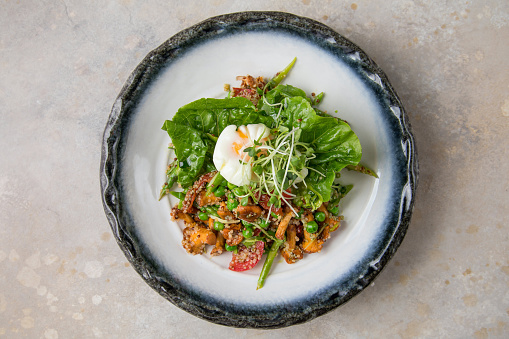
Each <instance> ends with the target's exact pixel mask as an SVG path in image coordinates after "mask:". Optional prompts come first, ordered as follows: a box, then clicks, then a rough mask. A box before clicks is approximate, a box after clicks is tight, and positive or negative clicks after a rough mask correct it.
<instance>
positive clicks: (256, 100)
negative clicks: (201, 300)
mask: <svg viewBox="0 0 509 339" xmlns="http://www.w3.org/2000/svg"><path fill="white" fill-rule="evenodd" d="M295 62H296V58H295V59H293V60H292V62H291V63H290V64H289V65H288V66H287V67H286V68H285V69H283V70H282V71H281V72H279V73H277V74H276V75H275V76H274V77H273V78H272V79H270V80H269V81H268V82H266V81H265V79H264V78H263V77H257V78H255V77H252V76H250V75H247V76H241V77H237V80H240V81H241V85H240V87H237V88H231V89H230V87H229V85H225V90H227V92H228V95H227V97H226V98H224V99H213V98H203V99H199V100H196V101H194V102H191V103H189V104H187V105H185V106H183V107H181V108H180V109H179V110H178V111H177V113H176V114H175V116H174V117H173V119H172V120H167V121H165V123H164V125H163V127H162V129H163V130H165V131H166V132H167V133H168V135H169V136H170V138H171V143H170V146H169V148H170V149H173V151H174V152H175V158H173V159H172V160H171V161H170V162H169V165H168V168H167V170H166V182H165V183H164V185H163V187H162V189H161V194H160V199H161V198H162V197H164V196H165V195H167V194H171V195H173V196H175V197H177V198H178V199H179V204H178V205H176V206H174V207H173V208H172V210H171V217H172V219H173V220H182V221H183V222H184V224H185V228H184V229H183V240H182V245H183V247H184V249H185V250H186V251H187V252H188V253H190V254H193V255H195V254H203V253H205V252H207V251H206V249H207V247H208V246H211V247H212V249H211V251H210V255H211V256H216V255H220V254H222V253H224V252H231V253H232V259H231V262H230V265H229V269H230V270H233V271H246V270H249V269H252V268H253V267H255V266H256V265H257V264H258V263H259V262H260V261H261V259H262V257H263V255H264V254H266V257H265V261H264V264H263V267H262V271H261V274H260V278H259V280H258V285H257V289H258V288H261V287H263V285H264V283H265V280H266V278H267V276H268V274H269V272H270V269H271V266H272V264H273V262H274V259H275V258H276V256H277V255H278V254H281V255H282V256H283V258H284V259H285V261H286V262H287V263H288V264H293V263H295V262H297V261H299V260H301V259H302V258H303V257H304V255H305V254H311V253H317V252H320V251H321V249H322V247H323V245H324V243H325V241H326V240H327V239H329V238H330V234H331V233H332V232H334V231H335V230H337V229H338V228H339V226H340V223H341V220H342V216H340V215H339V206H338V205H339V201H340V200H341V199H342V198H343V197H344V196H345V195H346V194H347V193H348V192H349V191H350V190H351V189H352V185H342V184H341V183H340V181H339V180H338V179H339V178H340V171H341V170H342V169H344V168H347V169H349V170H355V171H358V172H362V173H365V174H370V175H373V176H376V174H375V173H374V172H373V171H372V170H370V169H368V168H367V167H365V166H362V165H359V161H360V160H361V155H362V149H361V145H360V142H359V139H358V137H357V136H356V135H355V133H354V132H353V131H352V129H351V128H350V126H349V124H348V123H347V122H346V121H344V120H341V119H339V118H336V117H333V116H331V115H329V114H327V112H325V111H322V110H320V109H319V108H318V106H319V104H320V103H321V101H322V100H323V97H324V94H323V93H320V94H318V95H316V94H315V93H312V94H311V96H309V97H308V95H307V94H306V93H305V92H304V91H303V90H302V89H299V88H297V87H294V86H291V85H284V84H282V81H283V80H284V78H285V77H286V76H287V74H288V73H289V71H290V70H291V69H292V67H293V65H294V64H295ZM177 187H179V188H182V189H183V191H180V190H179V189H177Z"/></svg>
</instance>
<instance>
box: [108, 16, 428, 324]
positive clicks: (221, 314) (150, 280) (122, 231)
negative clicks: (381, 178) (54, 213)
mask: <svg viewBox="0 0 509 339" xmlns="http://www.w3.org/2000/svg"><path fill="white" fill-rule="evenodd" d="M246 27H249V29H252V30H256V29H258V28H263V29H267V28H268V29H271V28H277V29H284V30H286V31H290V32H292V33H294V34H297V35H299V36H302V37H304V38H306V39H308V40H317V39H318V40H327V42H328V44H329V45H330V46H331V48H332V49H336V50H339V51H341V52H342V53H344V54H355V55H356V56H357V57H358V58H359V63H360V65H361V71H362V72H364V73H365V74H366V75H367V76H368V77H369V78H370V79H372V80H373V81H374V82H375V83H376V85H377V86H378V87H379V89H380V90H381V91H383V92H384V93H385V95H386V97H387V98H388V101H389V103H388V105H389V106H390V107H391V108H395V110H394V109H392V111H393V114H394V117H395V118H396V119H397V120H398V122H399V128H400V131H401V142H402V148H403V153H404V154H405V156H406V174H405V176H406V180H407V181H406V185H405V187H404V188H403V189H402V192H401V201H400V206H401V208H400V215H399V216H398V218H397V220H398V221H397V225H395V226H396V227H395V230H396V231H395V232H394V234H392V235H391V237H390V240H389V241H388V243H387V246H386V247H385V250H384V251H383V253H381V255H380V257H379V260H378V261H377V262H376V263H375V264H373V265H370V266H369V267H368V268H367V272H366V274H364V275H363V276H362V277H360V278H358V280H357V281H354V282H352V284H351V286H354V287H355V288H350V289H349V290H348V291H342V292H341V293H339V291H338V293H334V294H332V297H330V298H328V299H327V300H324V301H322V302H321V303H320V304H317V305H315V306H314V307H312V308H307V309H302V310H295V311H291V310H287V309H283V308H281V309H279V310H276V311H269V312H263V313H258V314H253V313H249V312H245V313H244V312H238V313H231V312H227V311H222V310H220V309H218V308H217V307H214V306H212V305H209V304H207V303H206V302H203V300H201V299H200V298H198V297H197V296H195V295H192V294H190V293H188V292H186V291H183V290H182V289H180V288H179V286H178V284H176V283H175V281H168V280H167V279H165V277H164V276H161V275H160V274H158V272H157V268H156V267H154V265H153V264H151V263H149V262H147V261H146V260H144V258H143V256H142V255H141V253H140V251H139V250H138V247H137V245H136V241H137V240H136V237H134V236H133V235H132V234H130V232H129V231H128V229H129V225H126V223H125V218H123V215H124V213H125V212H124V211H123V208H122V201H121V199H119V198H120V197H119V185H120V184H119V182H118V176H119V173H118V171H119V166H118V164H119V152H120V150H119V147H120V146H119V145H120V139H121V136H122V133H123V132H122V130H123V127H124V126H126V121H128V120H129V119H130V118H131V116H132V115H133V114H134V113H133V112H134V111H135V108H136V102H137V101H138V100H139V99H140V97H141V96H142V95H143V92H144V90H145V89H146V87H147V86H148V84H149V83H150V80H151V79H152V77H154V76H155V75H156V74H157V73H158V72H159V71H160V70H161V69H162V68H163V67H164V65H165V63H166V61H167V60H168V59H172V58H176V57H178V55H179V54H181V53H182V52H183V51H185V50H186V48H189V47H191V46H192V45H193V44H194V43H196V42H199V41H204V40H205V39H210V38H214V37H216V36H217V35H218V34H220V32H223V31H224V30H225V29H229V30H240V29H246ZM417 177H418V166H417V156H416V149H415V143H414V139H413V136H412V133H411V130H410V126H409V123H408V118H407V115H406V113H405V110H404V109H403V106H402V104H401V102H400V100H399V98H398V96H397V95H396V93H395V91H394V90H393V88H392V86H391V85H390V83H389V80H388V79H387V76H386V75H385V74H384V73H383V72H382V70H381V69H380V68H379V67H378V66H377V65H376V64H375V63H374V62H373V61H372V60H371V59H370V58H369V57H368V56H367V55H366V53H364V52H363V51H362V50H361V49H360V48H359V47H358V46H356V45H355V44H353V43H352V42H350V41H349V40H347V39H345V38H344V37H342V36H341V35H339V34H338V33H336V32H335V31H333V30H332V29H331V28H329V27H327V26H325V25H323V24H321V23H319V22H317V21H314V20H311V19H308V18H304V17H299V16H295V15H292V14H289V13H281V12H241V13H233V14H226V15H221V16H217V17H213V18H210V19H208V20H205V21H203V22H201V23H198V24H196V25H194V26H192V27H190V28H188V29H185V30H183V31H181V32H179V33H177V34H176V35H174V36H173V37H171V38H170V39H168V40H167V41H166V42H164V43H163V44H162V45H161V46H159V47H158V48H157V49H155V50H153V51H152V52H150V53H149V54H148V55H147V56H146V57H145V59H144V60H143V61H142V62H141V63H140V64H139V65H138V66H137V68H136V69H135V70H134V71H133V73H132V74H131V75H130V77H129V78H128V80H127V81H126V83H125V85H124V87H123V88H122V90H121V92H120V94H119V96H118V98H117V100H116V102H115V104H114V105H113V108H112V111H111V114H110V117H109V119H108V122H107V125H106V128H105V131H104V137H103V144H102V155H101V168H100V179H101V193H102V201H103V206H104V210H105V213H106V217H107V219H108V221H109V223H110V225H111V229H112V231H113V234H114V236H115V239H116V241H117V243H118V245H119V246H120V248H121V249H122V251H123V252H124V254H125V256H126V257H127V259H128V261H129V262H130V263H131V264H132V266H133V267H134V269H135V270H136V271H137V272H138V273H139V274H140V275H141V276H142V278H143V279H144V280H145V282H146V283H147V284H148V285H150V286H151V287H152V288H153V289H154V290H156V291H157V292H158V293H159V294H160V295H162V296H163V297H165V298H166V299H167V300H169V301H170V302H172V303H173V304H174V305H176V306H178V307H180V308H181V309H183V310H185V311H187V312H189V313H191V314H193V315H195V316H197V317H199V318H202V319H205V320H208V321H211V322H214V323H217V324H221V325H226V326H233V327H249V328H279V327H285V326H290V325H294V324H298V323H302V322H305V321H309V320H311V319H314V318H316V317H317V316H320V315H322V314H324V313H327V312H329V311H331V310H333V309H335V308H336V307H338V306H340V305H342V304H344V303H345V302H347V301H348V300H350V299H351V298H352V297H354V296H355V295H357V294H358V293H359V292H360V291H362V290H363V289H364V288H365V287H366V286H368V285H369V284H370V283H371V282H372V281H373V280H374V279H375V277H376V276H377V275H378V274H379V273H380V272H381V270H382V269H383V267H384V266H385V265H386V263H387V262H388V261H389V260H390V258H391V257H392V256H393V255H394V253H395V252H396V250H397V248H398V247H399V245H400V244H401V242H402V240H403V237H404V236H405V233H406V231H407V228H408V225H409V223H410V217H411V214H412V209H413V205H414V197H415V189H416V184H417ZM131 227H132V226H131ZM338 289H340V286H338Z"/></svg>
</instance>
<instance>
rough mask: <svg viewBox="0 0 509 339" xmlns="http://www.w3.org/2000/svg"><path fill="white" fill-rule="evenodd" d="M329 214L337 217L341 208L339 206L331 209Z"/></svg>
mask: <svg viewBox="0 0 509 339" xmlns="http://www.w3.org/2000/svg"><path fill="white" fill-rule="evenodd" d="M329 212H331V213H332V214H334V215H337V214H338V213H339V207H338V206H334V207H331V208H329Z"/></svg>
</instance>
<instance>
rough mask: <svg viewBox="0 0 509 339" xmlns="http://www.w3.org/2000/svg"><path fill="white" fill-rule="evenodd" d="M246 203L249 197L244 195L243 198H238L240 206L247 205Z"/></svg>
mask: <svg viewBox="0 0 509 339" xmlns="http://www.w3.org/2000/svg"><path fill="white" fill-rule="evenodd" d="M248 203H249V197H244V198H242V199H240V204H241V205H242V206H247V204H248Z"/></svg>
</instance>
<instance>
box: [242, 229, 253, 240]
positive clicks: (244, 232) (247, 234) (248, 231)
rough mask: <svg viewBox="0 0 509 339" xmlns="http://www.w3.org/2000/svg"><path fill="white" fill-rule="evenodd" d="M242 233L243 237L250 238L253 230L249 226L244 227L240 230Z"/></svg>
mask: <svg viewBox="0 0 509 339" xmlns="http://www.w3.org/2000/svg"><path fill="white" fill-rule="evenodd" d="M242 235H243V236H244V238H251V237H252V236H253V230H252V229H250V228H244V229H243V230H242Z"/></svg>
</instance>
